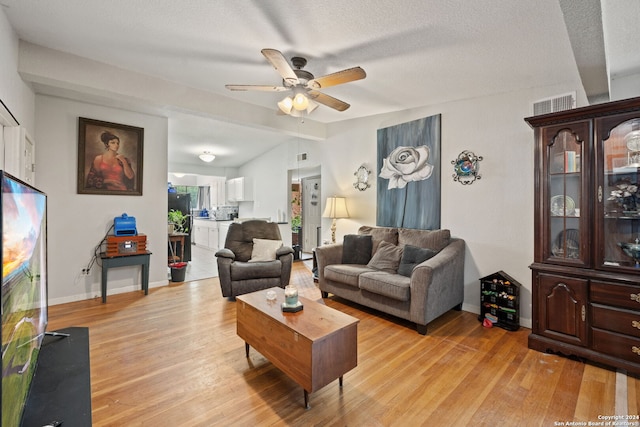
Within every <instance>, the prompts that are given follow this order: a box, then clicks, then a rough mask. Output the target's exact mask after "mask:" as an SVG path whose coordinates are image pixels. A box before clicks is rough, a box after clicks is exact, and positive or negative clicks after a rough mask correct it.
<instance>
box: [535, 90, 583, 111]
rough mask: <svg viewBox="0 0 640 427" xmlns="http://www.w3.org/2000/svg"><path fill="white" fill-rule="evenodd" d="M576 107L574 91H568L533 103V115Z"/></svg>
mask: <svg viewBox="0 0 640 427" xmlns="http://www.w3.org/2000/svg"><path fill="white" fill-rule="evenodd" d="M572 108H576V93H575V92H570V93H565V94H563V95H558V96H554V97H551V98H545V99H541V100H539V101H536V102H534V103H533V115H534V116H538V115H540V114H549V113H555V112H556V111H564V110H570V109H572Z"/></svg>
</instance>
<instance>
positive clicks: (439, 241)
mask: <svg viewBox="0 0 640 427" xmlns="http://www.w3.org/2000/svg"><path fill="white" fill-rule="evenodd" d="M450 240H451V232H450V231H449V230H446V229H443V230H414V229H410V228H401V229H399V230H398V245H400V246H404V245H412V246H417V247H419V248H427V249H432V250H434V251H437V252H439V251H441V250H442V249H444V248H445V247H446V246H447V245H448V244H449V242H450Z"/></svg>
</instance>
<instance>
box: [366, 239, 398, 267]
mask: <svg viewBox="0 0 640 427" xmlns="http://www.w3.org/2000/svg"><path fill="white" fill-rule="evenodd" d="M401 258H402V248H401V247H399V246H396V245H394V244H393V243H389V242H385V241H382V242H380V244H379V245H378V250H377V251H376V253H375V254H374V255H373V256H372V257H371V261H369V263H368V264H367V267H369V268H375V269H376V270H382V271H386V272H387V273H396V272H397V271H398V265H400V259H401Z"/></svg>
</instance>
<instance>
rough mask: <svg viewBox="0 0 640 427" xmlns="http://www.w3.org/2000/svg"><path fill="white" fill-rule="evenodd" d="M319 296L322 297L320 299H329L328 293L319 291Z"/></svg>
mask: <svg viewBox="0 0 640 427" xmlns="http://www.w3.org/2000/svg"><path fill="white" fill-rule="evenodd" d="M320 295H321V296H322V298H329V292H325V291H320Z"/></svg>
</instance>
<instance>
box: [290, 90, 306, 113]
mask: <svg viewBox="0 0 640 427" xmlns="http://www.w3.org/2000/svg"><path fill="white" fill-rule="evenodd" d="M308 106H309V98H307V96H306V95H305V94H304V93H296V96H295V97H294V98H293V108H295V109H296V110H298V111H304V110H306V109H307V107H308Z"/></svg>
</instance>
